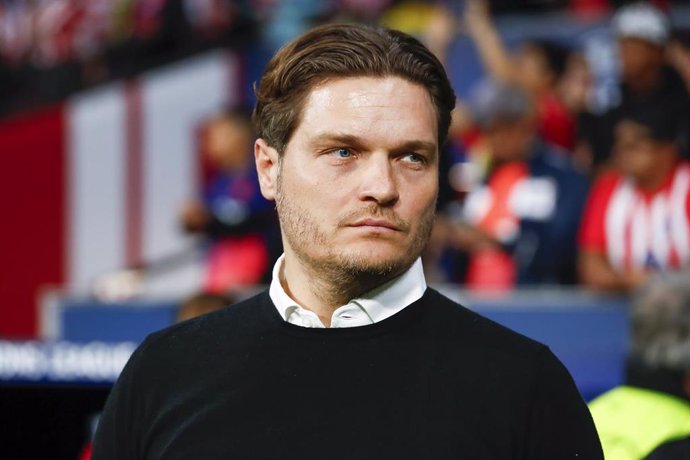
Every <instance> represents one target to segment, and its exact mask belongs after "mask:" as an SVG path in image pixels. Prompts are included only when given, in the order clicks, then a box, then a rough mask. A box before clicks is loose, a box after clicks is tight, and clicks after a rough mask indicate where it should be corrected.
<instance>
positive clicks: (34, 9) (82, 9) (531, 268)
mask: <svg viewBox="0 0 690 460" xmlns="http://www.w3.org/2000/svg"><path fill="white" fill-rule="evenodd" d="M668 3H669V2H663V1H657V2H617V1H606V0H588V1H585V0H571V1H557V0H554V1H528V0H525V1H522V2H501V1H498V2H493V1H492V2H491V3H489V2H488V1H486V0H465V1H463V2H457V1H450V0H448V1H436V2H432V1H426V2H420V1H418V2H413V1H395V0H376V1H357V0H329V1H316V0H299V1H287V0H244V1H241V0H235V1H232V0H204V1H201V0H89V1H86V0H0V115H2V114H3V113H12V112H14V111H16V110H19V109H22V108H25V107H27V106H28V107H30V106H31V105H32V104H34V103H35V104H38V103H46V102H50V101H51V100H53V99H58V98H61V97H64V96H65V95H66V94H69V93H70V92H71V91H74V90H76V89H79V88H83V87H85V86H89V85H92V84H97V83H101V82H103V81H107V80H109V79H113V78H121V77H126V76H129V75H135V74H137V73H138V72H141V71H142V70H144V69H147V68H150V67H154V66H157V65H160V64H161V63H164V62H167V61H169V60H173V59H177V58H179V57H182V56H186V55H188V54H191V53H195V52H198V51H200V50H203V49H207V48H209V47H217V46H229V47H234V49H243V50H246V49H247V48H244V47H250V48H249V49H251V50H252V51H249V52H248V53H251V52H253V50H259V49H263V50H265V51H268V52H269V53H270V52H271V51H272V50H275V48H276V47H278V46H280V44H281V43H283V42H285V41H286V40H288V39H290V38H292V37H293V36H295V35H296V34H298V33H300V32H301V31H303V30H306V29H307V28H309V27H311V26H312V25H314V24H316V23H320V22H324V21H343V20H348V21H364V22H369V23H382V24H385V25H388V26H391V27H394V28H398V29H402V30H404V31H406V32H409V33H411V34H414V35H416V36H417V37H419V38H420V40H422V41H424V42H425V43H426V44H427V45H428V46H429V48H430V49H431V50H432V51H433V52H434V53H436V54H437V56H438V57H439V58H440V59H441V60H442V61H444V62H445V61H447V60H448V61H449V60H450V59H451V58H452V55H450V54H451V53H452V52H453V47H452V46H451V45H452V43H453V42H454V41H455V40H457V39H458V38H460V37H462V38H463V39H465V40H467V39H469V40H470V42H471V44H472V46H473V49H474V50H475V51H476V54H477V55H478V56H479V58H480V62H481V65H482V67H483V70H484V74H485V78H484V79H483V80H482V81H480V82H478V83H477V84H476V85H474V88H473V90H472V91H471V94H470V96H469V97H464V98H463V99H458V100H457V108H456V111H455V114H454V120H453V125H452V127H451V136H450V141H449V143H448V145H447V146H445V148H444V150H443V152H442V155H441V162H440V163H441V164H440V176H439V179H440V184H441V187H440V195H439V200H438V213H437V216H438V218H437V223H436V226H435V229H434V233H433V238H432V242H431V244H430V245H429V248H428V250H427V253H426V255H425V268H426V271H427V275H428V277H429V279H430V280H431V281H433V282H446V283H452V284H458V285H463V286H468V287H469V288H471V289H478V290H485V289H491V290H510V289H512V288H515V287H526V286H543V285H577V284H580V285H584V286H588V287H590V288H594V289H597V290H601V291H613V292H631V291H632V290H634V289H635V288H637V287H639V286H640V285H641V284H643V283H644V281H645V280H646V279H647V278H648V277H649V276H650V274H653V273H656V272H669V271H676V270H679V269H681V268H683V267H685V266H687V265H690V198H689V196H690V195H689V193H690V167H689V166H688V164H687V158H688V152H689V150H688V148H689V146H690V142H689V133H690V93H689V89H690V33H689V32H688V31H684V30H677V29H674V28H673V26H672V24H671V21H670V19H669V16H668V7H669V4H668ZM530 8H531V9H533V10H535V9H538V10H540V11H541V12H543V11H546V10H549V9H559V10H560V11H563V10H567V11H570V12H571V13H572V14H573V15H579V16H581V17H583V18H584V17H590V18H591V17H592V16H596V15H599V16H598V18H599V20H600V21H601V20H606V21H608V27H609V29H610V32H611V36H612V37H613V40H614V42H615V44H616V45H617V46H616V49H617V54H616V57H615V59H616V60H617V62H616V63H615V66H614V67H615V68H617V69H619V72H618V75H619V81H618V86H617V88H616V89H617V91H616V94H615V97H613V98H611V104H610V105H609V106H602V105H601V104H597V105H595V104H594V103H593V100H594V98H593V92H594V91H595V90H596V88H595V87H594V78H593V75H592V74H593V70H592V68H591V66H590V62H589V61H588V57H587V55H586V54H585V53H583V51H582V50H581V49H578V47H577V46H576V45H573V43H565V42H559V41H557V40H556V39H544V38H541V37H529V36H528V35H529V34H526V35H527V36H528V38H526V39H524V40H522V42H521V43H520V45H519V46H518V47H517V48H515V47H512V46H511V47H509V46H508V45H507V44H506V43H505V42H504V39H503V37H502V35H501V34H500V33H499V30H498V28H497V26H496V17H497V16H499V15H501V14H503V13H505V12H511V10H512V11H520V12H524V11H526V10H528V9H530ZM602 18H603V19H602ZM257 52H258V51H257ZM253 137H254V135H253V133H252V128H251V121H250V110H249V109H246V108H242V107H240V108H231V109H229V110H228V111H227V112H224V113H220V114H217V115H215V116H212V117H210V118H209V120H208V121H207V123H206V125H205V128H204V142H203V144H204V145H203V148H202V150H203V152H201V154H202V155H203V156H204V158H205V160H204V161H205V163H206V164H207V166H208V167H207V168H206V169H207V171H206V175H205V179H206V180H205V182H204V184H203V190H200V191H199V194H198V197H197V198H194V199H190V201H189V202H188V203H184V204H183V205H182V206H181V207H182V209H181V212H180V221H181V224H182V225H181V226H182V227H183V228H184V229H185V230H186V231H187V232H190V233H196V234H200V235H204V236H206V238H207V240H208V245H207V249H206V250H207V260H208V268H207V273H206V279H205V281H204V289H205V290H209V291H213V292H222V291H227V290H233V289H236V288H237V287H242V286H247V285H252V284H257V283H262V282H265V281H266V280H267V279H269V278H270V273H269V272H270V268H271V266H272V261H273V260H274V259H275V258H276V257H277V256H278V255H279V254H280V251H281V249H280V237H279V230H278V228H277V222H276V216H275V212H274V210H273V206H272V205H271V204H270V203H268V202H266V201H264V199H263V198H262V197H261V195H260V193H259V191H258V184H257V183H256V174H255V172H254V170H253V162H252V158H251V152H252V139H253Z"/></svg>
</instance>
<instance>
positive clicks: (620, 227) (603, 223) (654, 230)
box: [580, 162, 690, 272]
mask: <svg viewBox="0 0 690 460" xmlns="http://www.w3.org/2000/svg"><path fill="white" fill-rule="evenodd" d="M580 249H582V250H586V251H592V252H598V253H602V254H605V255H606V257H607V259H608V261H609V263H610V264H611V266H612V267H613V268H614V269H616V270H619V271H621V272H625V271H628V270H631V269H641V268H646V269H653V270H660V271H668V270H677V269H679V268H682V267H686V266H690V164H688V163H686V162H681V163H679V164H678V165H677V166H676V167H675V169H674V170H673V173H672V174H670V175H669V177H668V178H667V180H666V181H665V182H664V184H663V185H661V186H660V187H659V188H658V189H656V190H654V191H645V190H641V189H640V188H638V187H636V186H635V184H634V183H633V181H632V180H631V179H629V178H626V177H624V176H622V175H620V174H618V173H606V174H604V175H603V176H602V177H601V178H600V179H599V180H598V181H597V182H596V183H595V185H594V187H593V189H592V191H591V193H590V196H589V198H588V202H587V205H586V208H585V213H584V216H583V221H582V226H581V228H580Z"/></svg>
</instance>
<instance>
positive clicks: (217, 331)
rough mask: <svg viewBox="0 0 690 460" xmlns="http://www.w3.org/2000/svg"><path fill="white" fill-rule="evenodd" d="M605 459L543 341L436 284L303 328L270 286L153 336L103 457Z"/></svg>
mask: <svg viewBox="0 0 690 460" xmlns="http://www.w3.org/2000/svg"><path fill="white" fill-rule="evenodd" d="M245 458H256V459H278V458H285V459H309V458H314V459H316V458H318V459H387V458H390V459H406V458H409V459H491V460H493V459H530V460H537V459H544V460H556V459H570V458H577V459H587V460H590V459H602V458H603V455H602V453H601V448H600V445H599V440H598V438H597V434H596V431H595V428H594V425H593V423H592V420H591V417H590V415H589V411H588V409H587V407H586V405H585V404H584V402H583V401H582V399H581V397H580V395H579V393H578V392H577V389H576V387H575V385H574V384H573V381H572V379H571V377H570V375H569V374H568V372H567V371H566V370H565V368H564V367H563V365H562V364H561V363H560V362H559V361H558V360H557V359H556V358H555V357H554V355H553V354H552V353H551V352H550V351H549V350H548V348H547V347H545V346H544V345H541V344H539V343H537V342H534V341H532V340H529V339H527V338H525V337H523V336H521V335H518V334H516V333H514V332H512V331H510V330H508V329H506V328H504V327H502V326H500V325H497V324H496V323H494V322H492V321H489V320H487V319H485V318H483V317H481V316H479V315H477V314H475V313H473V312H471V311H469V310H467V309H465V308H463V307H461V306H460V305H458V304H456V303H454V302H452V301H451V300H449V299H447V298H446V297H444V296H442V295H441V294H439V293H438V292H436V291H434V290H432V289H427V291H426V293H425V294H424V296H423V297H422V298H421V299H420V300H418V301H416V302H415V303H413V304H411V305H410V306H408V307H407V308H405V309H404V310H402V311H401V312H399V313H397V314H396V315H394V316H392V317H390V318H388V319H386V320H384V321H381V322H379V323H376V324H373V325H369V326H362V327H355V328H343V329H307V328H302V327H299V326H294V325H292V324H289V323H286V322H284V321H283V319H282V318H281V317H280V315H279V314H278V312H277V311H276V309H275V307H274V306H273V304H272V302H271V300H270V297H269V295H268V292H264V293H262V294H260V295H258V296H256V297H254V298H252V299H249V300H247V301H244V302H242V303H239V304H237V305H234V306H231V307H229V308H227V309H224V310H222V311H220V312H216V313H212V314H210V315H206V316H203V317H201V318H197V319H194V320H191V321H188V322H185V323H182V324H179V325H176V326H173V327H171V328H169V329H167V330H164V331H162V332H159V333H156V334H153V335H151V336H150V337H149V338H147V340H146V341H145V342H144V343H143V344H142V345H141V346H140V347H139V349H138V350H137V351H136V352H135V354H134V355H133V356H132V358H131V359H130V361H129V363H128V364H127V366H126V367H125V369H124V371H123V373H122V375H121V376H120V379H119V380H118V382H117V384H116V385H115V387H114V389H113V391H112V393H111V395H110V398H109V400H108V402H107V404H106V408H105V411H104V413H103V416H102V418H101V421H100V426H99V428H98V432H97V435H96V441H95V446H94V453H93V460H108V459H118V460H135V459H201V460H214V459H219V460H220V459H223V460H228V459H245Z"/></svg>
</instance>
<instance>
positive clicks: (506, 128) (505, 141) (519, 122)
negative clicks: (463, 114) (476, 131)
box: [474, 83, 537, 162]
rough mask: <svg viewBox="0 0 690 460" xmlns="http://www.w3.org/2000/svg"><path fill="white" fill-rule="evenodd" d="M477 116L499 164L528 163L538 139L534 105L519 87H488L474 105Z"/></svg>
mask: <svg viewBox="0 0 690 460" xmlns="http://www.w3.org/2000/svg"><path fill="white" fill-rule="evenodd" d="M474 102H475V103H474V108H475V116H476V118H477V121H478V123H479V125H480V126H481V128H482V131H483V132H484V134H485V136H486V140H487V143H488V147H489V150H490V151H491V155H492V158H493V159H494V160H495V161H498V162H507V161H516V160H522V159H524V158H525V157H526V156H527V154H528V153H529V151H530V149H531V146H532V143H533V142H534V138H535V136H536V135H537V121H536V116H535V111H534V105H533V103H532V101H531V99H530V97H529V95H527V93H526V92H525V91H524V90H522V89H521V88H519V87H517V86H508V85H502V84H496V83H487V84H486V85H485V86H483V87H481V88H480V89H479V90H478V91H477V94H476V98H475V101H474Z"/></svg>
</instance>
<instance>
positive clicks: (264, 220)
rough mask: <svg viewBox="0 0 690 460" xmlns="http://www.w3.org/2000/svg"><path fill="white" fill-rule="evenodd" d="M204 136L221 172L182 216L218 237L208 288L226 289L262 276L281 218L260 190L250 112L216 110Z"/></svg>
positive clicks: (191, 225) (211, 252)
mask: <svg viewBox="0 0 690 460" xmlns="http://www.w3.org/2000/svg"><path fill="white" fill-rule="evenodd" d="M204 138H205V145H204V147H203V149H204V154H205V155H206V156H207V158H208V159H209V161H210V162H211V163H212V165H213V166H214V167H215V168H216V171H217V172H216V174H215V175H214V176H213V177H212V178H211V180H210V182H209V184H208V186H207V187H206V190H205V191H204V197H203V199H202V200H192V201H190V202H188V203H186V204H185V205H184V206H183V209H182V211H181V217H180V218H181V222H182V225H183V226H184V228H185V229H186V230H187V231H189V232H192V233H200V234H204V235H206V236H208V237H209V238H210V239H211V241H212V243H211V245H210V247H209V252H208V256H207V257H208V262H207V263H208V265H207V271H206V276H205V282H204V289H205V290H207V291H209V292H225V291H227V290H229V289H233V288H236V287H239V286H245V285H251V284H255V283H258V282H259V281H261V280H262V278H263V277H264V276H265V274H266V272H267V271H268V266H269V260H268V259H269V246H268V242H267V237H268V236H270V235H269V232H270V231H271V229H272V228H274V227H275V226H276V225H277V223H276V218H275V214H274V211H273V206H272V205H271V204H270V203H269V202H268V201H266V200H265V199H264V198H263V197H262V196H261V192H260V190H259V184H258V181H257V178H256V171H255V169H254V162H253V161H252V160H253V158H252V156H251V148H252V142H253V140H254V138H253V131H252V128H251V122H250V120H249V115H248V114H247V113H245V112H243V111H242V110H235V111H229V112H227V113H223V114H220V115H218V116H216V117H215V118H213V119H212V120H211V121H210V122H209V124H208V127H207V129H206V133H205V136H204ZM275 239H277V238H275Z"/></svg>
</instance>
